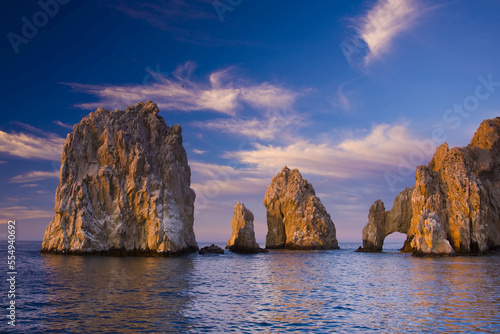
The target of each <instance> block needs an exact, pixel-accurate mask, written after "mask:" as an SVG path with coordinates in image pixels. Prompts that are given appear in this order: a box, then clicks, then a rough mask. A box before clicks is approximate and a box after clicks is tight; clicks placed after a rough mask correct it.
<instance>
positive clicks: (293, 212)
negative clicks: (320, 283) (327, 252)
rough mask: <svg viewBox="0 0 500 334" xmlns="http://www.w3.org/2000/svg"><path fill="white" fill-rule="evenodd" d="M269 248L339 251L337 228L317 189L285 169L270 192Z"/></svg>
mask: <svg viewBox="0 0 500 334" xmlns="http://www.w3.org/2000/svg"><path fill="white" fill-rule="evenodd" d="M264 206H265V207H266V210H267V227H268V232H267V236H266V248H286V249H337V248H339V247H338V242H337V238H336V230H335V225H334V224H333V222H332V219H331V218H330V215H329V214H328V213H327V212H326V209H325V207H324V206H323V204H322V203H321V201H320V199H319V198H318V197H316V195H315V192H314V188H313V186H312V185H311V184H310V183H309V182H307V180H304V179H303V178H302V175H301V174H300V172H299V171H298V170H297V169H294V170H290V169H289V168H288V167H286V166H285V167H284V168H283V170H282V171H281V172H279V173H278V174H277V175H276V176H275V177H273V179H272V181H271V184H270V185H269V187H268V188H267V191H266V195H265V197H264Z"/></svg>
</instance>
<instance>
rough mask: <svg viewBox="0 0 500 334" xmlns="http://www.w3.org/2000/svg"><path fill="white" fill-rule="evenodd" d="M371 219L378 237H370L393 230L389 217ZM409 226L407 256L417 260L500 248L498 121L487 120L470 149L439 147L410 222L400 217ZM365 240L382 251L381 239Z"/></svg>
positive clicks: (418, 177)
mask: <svg viewBox="0 0 500 334" xmlns="http://www.w3.org/2000/svg"><path fill="white" fill-rule="evenodd" d="M407 191H408V190H405V192H407ZM400 195H401V194H400ZM405 196H406V195H405ZM398 197H399V196H398ZM405 198H406V197H405ZM405 207H406V205H405ZM372 208H373V206H372ZM393 210H394V209H393ZM391 211H392V210H391ZM370 215H371V210H370ZM371 217H372V219H371V220H370V221H369V223H368V225H367V226H366V227H365V229H366V230H367V231H368V230H370V229H373V231H374V232H372V233H371V234H370V233H368V232H367V233H366V236H368V235H377V236H382V235H384V234H385V233H386V232H387V230H391V229H390V228H389V229H388V227H387V225H391V223H390V221H388V220H387V219H386V218H385V217H386V216H385V215H372V216H371ZM408 224H409V229H408V231H407V232H406V233H407V240H406V242H405V245H404V248H403V251H405V252H412V253H413V254H415V255H454V254H463V255H466V254H482V253H484V252H486V251H488V250H494V249H498V247H499V246H500V118H499V117H497V118H495V119H491V120H485V121H483V122H482V123H481V125H480V127H479V128H478V130H477V131H476V133H475V135H474V137H473V138H472V141H471V143H470V144H469V145H468V146H467V147H462V148H457V147H456V148H452V149H450V148H449V147H448V144H446V143H445V144H443V145H441V146H440V147H438V148H437V150H436V153H435V154H434V157H433V158H432V160H431V162H430V163H429V165H427V166H419V167H417V170H416V174H415V185H414V186H413V188H412V189H411V217H410V218H408V215H406V214H405V215H401V217H400V218H399V222H398V225H399V226H402V227H405V228H406V226H408ZM392 225H394V224H392ZM366 240H367V241H370V240H377V241H376V245H377V247H378V246H379V245H380V238H377V237H367V238H366ZM382 242H383V238H382ZM363 246H365V230H363ZM367 246H369V245H368V243H367ZM377 247H374V249H375V248H377Z"/></svg>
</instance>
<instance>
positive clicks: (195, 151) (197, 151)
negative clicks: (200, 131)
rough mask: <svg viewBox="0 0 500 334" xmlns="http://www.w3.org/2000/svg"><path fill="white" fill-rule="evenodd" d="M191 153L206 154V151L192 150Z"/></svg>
mask: <svg viewBox="0 0 500 334" xmlns="http://www.w3.org/2000/svg"><path fill="white" fill-rule="evenodd" d="M193 153H194V154H207V153H208V151H204V150H198V149H196V148H194V149H193Z"/></svg>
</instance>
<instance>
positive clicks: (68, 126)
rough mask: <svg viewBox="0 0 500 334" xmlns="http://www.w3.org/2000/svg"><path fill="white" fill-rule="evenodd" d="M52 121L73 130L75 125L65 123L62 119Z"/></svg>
mask: <svg viewBox="0 0 500 334" xmlns="http://www.w3.org/2000/svg"><path fill="white" fill-rule="evenodd" d="M52 123H54V124H57V125H59V126H60V127H63V128H66V129H70V130H73V125H70V124H66V123H63V122H61V121H52Z"/></svg>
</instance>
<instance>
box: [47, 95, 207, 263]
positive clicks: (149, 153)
mask: <svg viewBox="0 0 500 334" xmlns="http://www.w3.org/2000/svg"><path fill="white" fill-rule="evenodd" d="M158 112H159V110H158V107H157V106H156V104H155V103H153V102H150V101H148V102H146V103H142V102H141V103H138V104H136V105H134V106H129V107H127V109H126V110H114V111H111V110H105V109H98V110H97V111H95V112H93V113H91V114H89V115H88V116H87V117H85V118H84V119H83V120H82V121H81V122H80V123H79V124H77V125H75V127H74V131H73V133H71V134H69V135H68V137H67V139H66V141H65V144H64V148H63V154H62V159H61V170H60V182H59V186H58V187H57V191H56V196H55V217H54V219H53V220H52V221H51V222H50V224H49V225H48V227H47V229H46V231H45V235H44V239H43V243H42V251H45V252H57V253H73V254H84V253H105V254H124V255H128V254H146V255H168V254H180V253H185V252H192V251H196V250H197V249H198V246H197V244H196V240H195V235H194V231H193V211H194V210H193V209H194V200H195V193H194V191H193V190H192V189H191V188H190V178H191V170H190V168H189V165H188V161H187V156H186V152H185V150H184V148H183V146H182V135H181V132H182V130H181V127H180V126H179V125H174V126H172V127H168V126H167V124H166V123H165V121H164V120H163V118H162V117H161V116H159V115H158Z"/></svg>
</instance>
